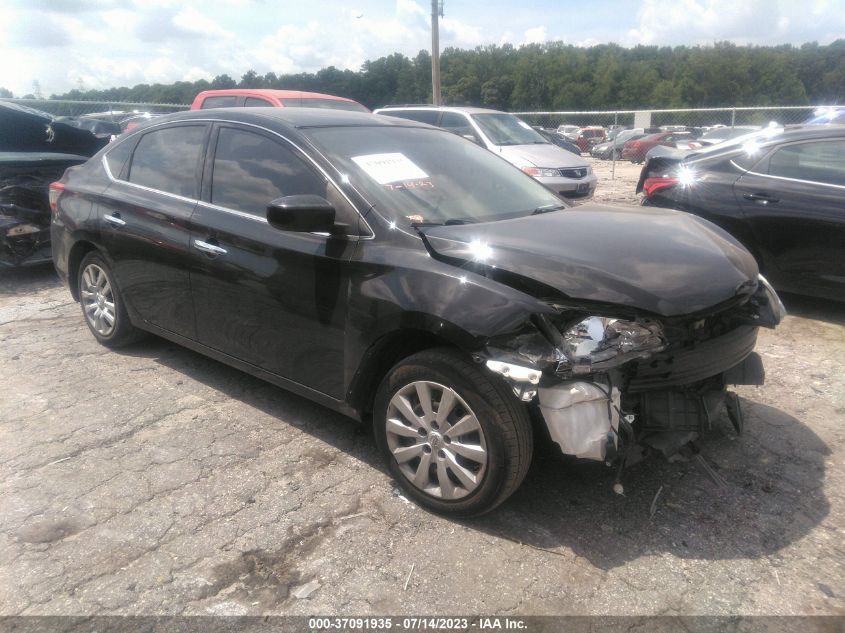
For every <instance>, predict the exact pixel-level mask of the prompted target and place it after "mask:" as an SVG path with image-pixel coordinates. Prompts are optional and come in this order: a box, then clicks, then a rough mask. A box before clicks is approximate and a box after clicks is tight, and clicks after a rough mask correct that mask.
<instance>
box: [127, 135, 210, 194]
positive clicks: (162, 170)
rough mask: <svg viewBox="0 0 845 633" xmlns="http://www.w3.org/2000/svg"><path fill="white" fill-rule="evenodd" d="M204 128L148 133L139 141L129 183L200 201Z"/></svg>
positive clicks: (133, 155)
mask: <svg viewBox="0 0 845 633" xmlns="http://www.w3.org/2000/svg"><path fill="white" fill-rule="evenodd" d="M205 130H206V128H205V126H204V125H181V126H177V127H168V128H164V129H159V130H154V131H152V132H147V133H146V134H144V136H142V137H141V140H140V141H138V145H137V146H136V148H135V153H134V154H132V163H131V164H130V167H129V182H132V183H135V184H137V185H143V186H144V187H150V188H151V189H156V190H158V191H165V192H167V193H173V194H176V195H179V196H184V197H185V198H196V197H197V195H196V187H197V164H198V162H199V157H200V154H201V153H202V150H203V148H204V145H205Z"/></svg>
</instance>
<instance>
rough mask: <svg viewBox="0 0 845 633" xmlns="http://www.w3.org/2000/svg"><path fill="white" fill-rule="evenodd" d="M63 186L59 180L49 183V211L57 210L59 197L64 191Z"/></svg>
mask: <svg viewBox="0 0 845 633" xmlns="http://www.w3.org/2000/svg"><path fill="white" fill-rule="evenodd" d="M64 190H65V186H64V185H63V184H62V183H60V182H51V183H50V211H52V212H53V213H54V214H55V213H56V212H57V211H58V210H59V198H60V197H61V195H62V193H64Z"/></svg>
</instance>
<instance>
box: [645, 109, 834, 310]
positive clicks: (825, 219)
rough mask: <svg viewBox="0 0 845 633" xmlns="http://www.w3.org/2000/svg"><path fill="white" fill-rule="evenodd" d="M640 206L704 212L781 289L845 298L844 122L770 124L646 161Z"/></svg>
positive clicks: (830, 297)
mask: <svg viewBox="0 0 845 633" xmlns="http://www.w3.org/2000/svg"><path fill="white" fill-rule="evenodd" d="M640 191H642V192H643V193H644V196H645V197H644V199H643V204H646V205H649V206H659V207H666V208H672V209H680V210H683V211H688V212H690V213H694V214H696V215H698V216H700V217H702V218H706V219H707V220H710V221H711V222H714V223H715V224H718V225H719V226H721V227H722V228H723V229H725V230H726V231H728V232H729V233H730V234H732V235H733V236H734V237H736V238H737V239H738V240H739V241H740V242H742V244H743V245H745V247H746V248H748V250H750V251H751V252H752V253H753V254H754V256H755V257H756V258H757V261H758V263H759V265H760V268H761V269H762V271H763V273H764V274H765V275H766V277H767V278H768V279H769V280H770V281H771V283H772V284H773V285H774V286H775V287H776V288H778V289H781V290H784V291H788V292H794V293H798V294H806V295H813V296H818V297H824V298H829V299H836V300H840V301H845V125H812V126H794V127H788V128H785V129H784V128H767V129H764V130H761V131H759V132H753V133H751V134H747V135H745V136H742V137H739V138H735V139H731V140H729V141H725V142H724V143H721V144H719V145H715V146H713V147H710V148H707V149H705V150H702V151H694V152H691V153H688V154H687V155H685V156H682V157H671V156H664V157H657V158H654V159H652V160H650V161H649V162H648V163H646V165H645V166H644V167H643V170H642V174H641V176H640V182H639V184H638V186H637V192H640Z"/></svg>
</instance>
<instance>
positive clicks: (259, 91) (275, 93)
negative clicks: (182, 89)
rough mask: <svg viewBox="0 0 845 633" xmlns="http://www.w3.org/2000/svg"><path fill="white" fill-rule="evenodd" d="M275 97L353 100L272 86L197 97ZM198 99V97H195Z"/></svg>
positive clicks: (204, 94) (228, 90)
mask: <svg viewBox="0 0 845 633" xmlns="http://www.w3.org/2000/svg"><path fill="white" fill-rule="evenodd" d="M226 96H240V97H275V98H277V99H327V100H329V101H352V102H353V103H357V102H355V101H354V100H353V99H348V98H346V97H338V96H337V95H329V94H324V93H322V92H305V91H303V90H275V89H271V88H224V89H220V90H203V91H202V92H200V93H199V94H197V97H226ZM195 99H196V97H195Z"/></svg>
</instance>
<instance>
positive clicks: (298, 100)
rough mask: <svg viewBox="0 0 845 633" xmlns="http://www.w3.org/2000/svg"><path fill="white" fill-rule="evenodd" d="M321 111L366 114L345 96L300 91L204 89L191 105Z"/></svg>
mask: <svg viewBox="0 0 845 633" xmlns="http://www.w3.org/2000/svg"><path fill="white" fill-rule="evenodd" d="M239 107H243V108H257V107H266V108H324V109H329V110H348V111H350V112H369V109H368V108H366V107H364V106H363V105H361V104H360V103H358V102H357V101H353V100H352V99H347V98H346V97H337V96H335V95H327V94H322V93H320V92H303V91H301V90H269V89H252V88H249V89H248V88H232V89H229V90H204V91H202V92H201V93H199V94H198V95H197V96H196V97H195V98H194V102H193V103H192V104H191V110H206V109H208V108H239Z"/></svg>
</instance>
